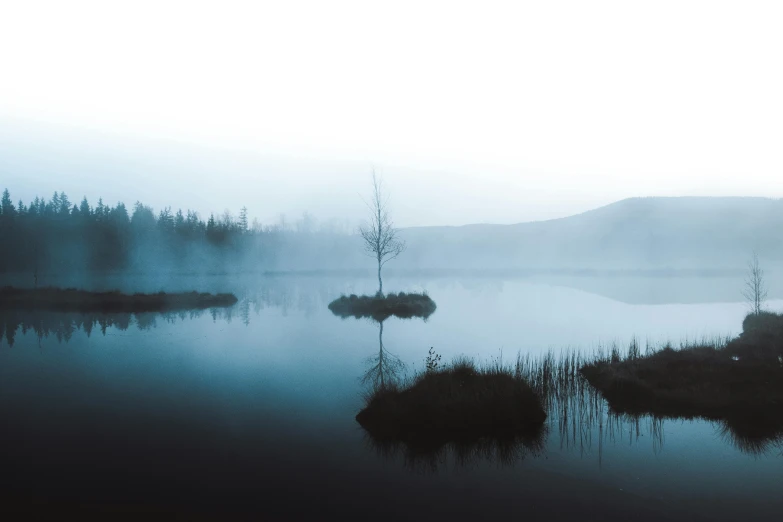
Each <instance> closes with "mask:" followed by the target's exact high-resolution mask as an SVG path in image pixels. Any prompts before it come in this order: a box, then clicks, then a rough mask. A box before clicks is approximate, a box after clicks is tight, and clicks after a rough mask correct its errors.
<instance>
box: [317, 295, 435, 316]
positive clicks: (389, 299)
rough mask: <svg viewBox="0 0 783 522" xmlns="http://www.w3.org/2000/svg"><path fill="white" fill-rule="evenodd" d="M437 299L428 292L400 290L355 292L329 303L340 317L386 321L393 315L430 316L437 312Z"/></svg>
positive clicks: (330, 307) (330, 308)
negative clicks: (433, 298) (373, 292)
mask: <svg viewBox="0 0 783 522" xmlns="http://www.w3.org/2000/svg"><path fill="white" fill-rule="evenodd" d="M436 308H437V306H436V305H435V301H433V300H432V298H430V296H428V295H427V294H426V293H423V294H415V293H405V292H400V293H398V294H395V293H390V294H386V295H385V296H384V295H381V294H376V295H374V296H369V295H363V296H357V295H355V294H351V295H347V296H346V295H343V296H340V297H339V298H337V299H335V300H334V301H332V302H331V303H329V310H331V311H332V313H333V314H335V315H339V316H340V317H343V318H346V317H356V318H357V319H359V318H363V317H371V318H373V319H375V320H376V321H384V320H386V319H388V318H389V317H391V316H395V317H401V318H404V319H409V318H411V317H421V318H424V319H426V318H428V317H429V316H430V315H432V314H433V313H434V312H435V309H436Z"/></svg>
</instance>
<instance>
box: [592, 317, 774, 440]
mask: <svg viewBox="0 0 783 522" xmlns="http://www.w3.org/2000/svg"><path fill="white" fill-rule="evenodd" d="M781 346H783V316H778V315H775V314H770V313H764V314H757V315H751V316H748V318H746V319H745V321H744V322H743V332H742V334H740V336H739V337H737V338H734V339H730V338H721V337H717V338H705V339H698V340H695V341H687V340H686V341H685V342H683V343H681V345H680V346H679V347H678V349H674V348H673V347H672V346H671V344H668V343H667V344H666V345H664V346H662V347H659V348H657V349H656V348H653V349H650V347H649V346H648V349H647V350H646V353H645V355H644V356H641V355H640V353H639V350H638V347H635V346H634V345H633V344H632V346H631V348H630V349H629V350H628V352H627V353H626V354H621V353H620V351H619V349H616V348H615V349H613V350H612V351H611V352H610V355H608V356H604V355H603V354H599V355H598V356H597V357H595V358H593V359H592V360H588V361H585V362H584V363H583V365H582V368H581V373H582V375H584V376H585V378H586V379H587V380H588V381H589V383H590V384H592V385H593V386H595V387H596V389H598V390H600V392H601V395H602V397H604V398H605V399H606V400H607V401H608V404H609V405H610V406H611V409H612V411H614V412H617V413H621V414H624V415H626V416H629V417H634V418H639V417H643V416H652V417H653V418H654V419H655V418H657V420H658V421H659V422H658V423H657V424H656V423H654V424H653V425H652V427H653V429H654V430H655V433H656V435H657V434H660V436H659V439H660V441H661V444H662V440H663V438H662V430H661V429H660V426H659V424H660V419H662V418H677V419H694V418H701V419H706V420H710V421H714V422H716V423H718V426H719V429H718V431H719V433H720V434H721V436H722V437H723V438H724V439H725V440H727V441H729V442H731V443H732V444H733V445H734V446H735V447H737V448H738V449H740V450H741V451H744V452H749V453H763V452H766V451H767V450H768V449H769V448H771V447H780V446H781V445H783V416H781V415H780V409H779V404H780V402H781V401H783V363H781V362H780V361H781V360H783V358H782V357H781V353H782V352H781ZM659 448H660V445H659V446H658V449H659Z"/></svg>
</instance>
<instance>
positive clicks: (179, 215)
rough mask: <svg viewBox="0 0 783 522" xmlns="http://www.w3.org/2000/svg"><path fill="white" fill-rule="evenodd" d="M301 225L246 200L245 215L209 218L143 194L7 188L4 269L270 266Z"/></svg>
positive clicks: (1, 215)
mask: <svg viewBox="0 0 783 522" xmlns="http://www.w3.org/2000/svg"><path fill="white" fill-rule="evenodd" d="M298 232H299V233H301V232H302V230H299V231H298ZM308 232H309V231H308ZM294 233H297V231H296V230H286V229H285V226H283V227H281V226H280V225H274V226H268V227H261V226H260V225H258V224H257V223H255V224H254V226H253V227H251V226H250V225H249V223H248V215H247V209H246V208H243V209H242V210H241V212H240V213H239V217H238V218H234V217H232V216H231V215H230V214H229V213H228V212H226V213H224V214H223V215H222V216H218V217H216V216H215V215H210V216H209V218H208V219H207V220H206V221H204V220H203V219H201V218H200V217H199V215H198V214H197V213H196V212H193V211H190V210H188V211H186V212H182V210H178V211H176V212H173V211H172V210H171V207H166V208H164V209H163V210H160V211H159V212H158V213H157V214H156V213H155V212H154V211H153V209H152V208H150V207H148V206H146V205H144V204H142V203H140V202H137V203H136V204H135V205H134V206H133V207H132V208H128V207H126V206H125V204H124V203H117V204H116V205H115V206H113V207H112V206H109V205H106V204H104V202H103V200H102V199H100V200H98V203H97V205H95V206H92V205H90V203H89V202H88V200H87V199H86V198H84V199H82V200H81V202H80V203H78V204H76V203H74V202H72V201H71V200H70V199H69V198H68V196H67V195H66V194H65V193H64V192H55V193H54V195H53V196H52V197H51V199H49V200H48V201H46V200H45V199H43V198H35V199H34V200H33V201H32V202H30V203H29V204H28V205H25V204H24V203H23V202H22V201H19V202H17V203H16V204H14V202H13V200H12V198H11V194H10V193H9V191H8V190H7V189H6V190H4V191H3V195H2V201H1V203H0V244H1V245H2V253H1V254H0V273H31V274H33V273H35V274H36V278H37V274H38V273H41V274H47V273H50V274H56V273H67V272H73V271H95V270H109V271H111V270H138V271H150V270H153V269H154V270H165V269H171V270H188V269H194V268H195V269H198V270H210V269H214V270H221V268H223V267H225V266H227V265H229V264H230V265H231V266H232V267H234V268H235V269H247V268H254V267H255V268H261V267H263V266H267V267H269V266H271V262H272V261H273V260H274V258H275V256H276V255H278V254H279V253H280V252H279V249H280V248H279V247H280V246H281V244H282V243H283V242H284V240H285V236H286V235H287V234H288V235H290V234H294ZM248 265H252V266H248Z"/></svg>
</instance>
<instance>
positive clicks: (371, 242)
mask: <svg viewBox="0 0 783 522" xmlns="http://www.w3.org/2000/svg"><path fill="white" fill-rule="evenodd" d="M372 185H373V197H372V200H371V201H370V203H368V204H367V206H368V207H369V209H370V222H369V223H367V224H365V225H363V226H362V227H361V228H360V229H359V234H361V236H362V239H363V240H364V250H365V252H366V253H367V254H368V255H369V256H371V257H373V258H375V259H376V260H377V261H378V295H380V296H383V278H382V277H381V269H382V268H383V265H385V264H386V263H387V262H389V261H391V260H392V259H394V258H395V257H397V256H399V255H400V254H401V253H402V252H403V251H404V250H405V241H403V240H401V239H399V238H398V237H397V229H395V228H394V224H393V223H392V220H391V218H390V217H389V210H388V209H389V198H388V196H387V197H384V195H383V181H382V180H381V179H379V178H378V176H376V175H375V171H374V170H373V173H372Z"/></svg>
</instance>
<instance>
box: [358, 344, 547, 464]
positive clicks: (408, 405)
mask: <svg viewBox="0 0 783 522" xmlns="http://www.w3.org/2000/svg"><path fill="white" fill-rule="evenodd" d="M546 417H547V414H546V412H545V411H544V409H543V406H542V403H541V400H540V398H539V397H538V395H537V394H536V393H535V392H534V391H533V389H532V388H531V387H530V386H529V385H528V383H527V381H526V380H525V379H524V378H523V377H522V376H521V375H518V374H515V373H514V372H513V371H512V370H507V369H504V368H499V367H490V368H477V367H476V365H475V363H474V362H473V361H471V360H468V359H460V360H457V361H455V362H454V363H453V364H451V365H447V366H445V367H444V368H442V369H430V370H429V371H426V372H423V373H421V374H419V375H417V376H415V377H414V378H413V380H412V381H411V382H410V383H408V384H407V385H404V386H399V385H396V384H389V385H386V386H381V387H376V388H375V389H374V390H373V391H372V393H371V394H370V395H369V396H368V397H367V403H366V405H365V407H364V408H363V409H362V410H361V411H360V412H359V414H358V415H357V416H356V420H357V422H358V423H359V424H360V425H361V426H362V427H363V428H364V429H365V430H366V431H367V433H368V434H369V435H370V437H371V438H372V439H373V440H374V441H375V442H376V443H401V444H403V445H405V446H406V448H407V449H408V450H410V451H412V452H414V453H424V452H437V451H438V450H439V449H441V448H442V447H444V446H446V445H453V446H456V447H460V446H462V447H464V446H465V445H471V444H482V443H483V444H486V443H488V442H489V443H490V444H491V443H492V442H496V443H497V444H498V445H508V443H509V442H510V441H511V442H513V443H517V444H520V445H526V446H535V445H536V444H537V441H540V440H541V437H542V435H543V431H544V421H545V420H546Z"/></svg>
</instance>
